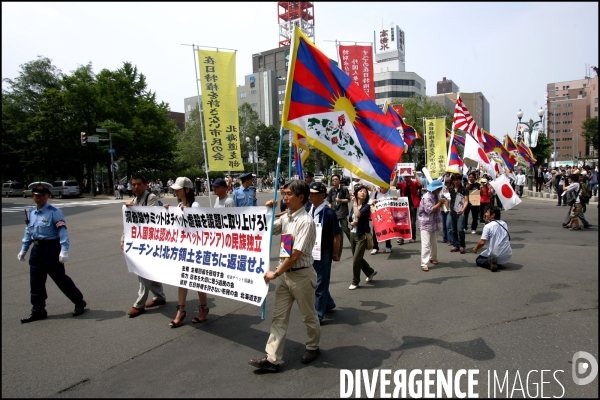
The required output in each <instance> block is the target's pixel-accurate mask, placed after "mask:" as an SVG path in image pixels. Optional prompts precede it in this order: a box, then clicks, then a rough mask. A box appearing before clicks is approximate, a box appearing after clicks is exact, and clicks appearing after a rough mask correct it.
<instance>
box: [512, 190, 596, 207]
mask: <svg viewBox="0 0 600 400" xmlns="http://www.w3.org/2000/svg"><path fill="white" fill-rule="evenodd" d="M523 197H529V198H531V199H536V200H556V199H557V196H556V193H548V192H536V191H535V190H528V189H525V190H523ZM597 202H598V196H592V197H591V198H590V204H591V203H597Z"/></svg>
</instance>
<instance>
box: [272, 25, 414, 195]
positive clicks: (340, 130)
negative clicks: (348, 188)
mask: <svg viewBox="0 0 600 400" xmlns="http://www.w3.org/2000/svg"><path fill="white" fill-rule="evenodd" d="M290 50H291V51H290V63H289V69H288V79H287V87H286V91H285V101H284V105H283V111H282V126H283V127H284V128H287V129H291V130H293V131H294V132H298V134H300V135H302V136H304V137H305V138H306V140H307V141H308V144H309V145H311V146H313V147H315V148H317V149H319V150H321V151H322V152H324V153H325V154H327V155H328V156H329V157H331V158H332V159H333V160H335V161H336V162H338V163H339V164H341V165H342V166H343V167H346V168H347V169H348V170H350V171H351V172H352V173H353V174H354V175H357V176H359V177H361V178H364V179H366V180H368V181H370V182H373V183H374V184H376V185H378V186H380V187H383V188H388V187H389V186H390V177H391V175H392V171H393V170H394V167H395V166H396V162H397V161H398V159H399V158H400V156H401V155H402V152H403V151H404V142H403V140H402V138H401V136H400V135H398V131H397V130H396V128H395V127H394V125H393V124H392V123H391V122H390V120H389V119H388V117H386V116H385V114H384V113H383V112H382V111H381V110H380V109H379V107H378V106H377V104H375V102H374V101H373V100H371V98H370V97H369V96H367V95H366V94H365V92H364V91H363V90H362V89H361V88H360V87H359V86H358V85H353V84H352V83H353V81H352V78H350V77H349V76H348V75H347V74H346V73H344V72H343V71H342V70H341V69H339V68H338V67H337V65H336V64H335V63H334V62H333V61H332V60H330V59H329V58H327V57H326V56H325V55H324V54H323V53H322V52H321V51H320V50H319V49H318V48H317V47H316V46H315V45H314V44H313V43H312V42H311V41H310V40H309V39H308V38H307V37H306V35H304V34H303V33H302V32H301V31H300V29H299V28H298V27H295V29H294V36H293V40H292V43H291V49H290Z"/></svg>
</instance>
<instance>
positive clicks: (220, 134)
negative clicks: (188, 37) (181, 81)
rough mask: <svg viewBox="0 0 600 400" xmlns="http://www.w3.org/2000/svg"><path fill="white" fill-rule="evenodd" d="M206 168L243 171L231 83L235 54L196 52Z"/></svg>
mask: <svg viewBox="0 0 600 400" xmlns="http://www.w3.org/2000/svg"><path fill="white" fill-rule="evenodd" d="M198 60H199V64H200V82H201V87H202V110H203V111H204V126H205V130H206V150H207V153H208V155H207V157H208V167H209V168H210V169H211V170H212V171H243V170H244V164H243V163H242V154H241V151H240V134H239V126H238V124H239V119H238V106H237V92H236V86H235V85H236V83H235V52H226V51H213V50H198Z"/></svg>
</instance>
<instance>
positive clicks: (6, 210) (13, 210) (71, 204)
mask: <svg viewBox="0 0 600 400" xmlns="http://www.w3.org/2000/svg"><path fill="white" fill-rule="evenodd" d="M124 201H125V200H122V201H117V200H92V201H86V202H77V201H72V202H68V203H50V204H52V205H53V206H54V207H56V208H68V207H77V206H84V207H87V206H100V205H103V204H119V203H121V202H124ZM22 204H23V205H22V206H14V207H7V208H3V209H2V212H3V213H16V212H23V209H24V208H29V207H31V206H34V205H35V203H33V202H31V203H22Z"/></svg>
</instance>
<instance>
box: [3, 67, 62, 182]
mask: <svg viewBox="0 0 600 400" xmlns="http://www.w3.org/2000/svg"><path fill="white" fill-rule="evenodd" d="M20 67H21V71H20V72H19V76H18V77H17V78H15V79H14V80H13V79H9V78H3V81H4V82H6V83H7V84H8V85H9V89H8V90H4V89H2V179H3V181H5V180H6V179H18V180H21V181H28V182H29V181H32V180H34V179H39V178H45V179H48V180H49V179H52V178H53V176H43V175H40V174H39V173H38V167H39V166H38V165H33V164H32V163H30V162H29V161H28V160H29V159H30V158H31V157H32V155H33V154H34V153H36V151H37V148H36V147H35V146H34V145H33V144H32V142H31V140H30V139H31V132H32V131H35V130H36V129H37V126H36V121H34V120H33V117H34V116H35V115H36V113H37V112H38V111H39V108H40V101H41V99H42V97H43V96H44V92H45V90H46V89H54V90H60V89H61V88H62V85H61V77H62V72H61V71H60V69H58V68H57V67H56V66H54V65H53V64H52V60H50V59H49V58H47V57H43V56H38V59H37V60H34V61H30V62H28V63H26V64H22V65H21V66H20Z"/></svg>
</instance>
